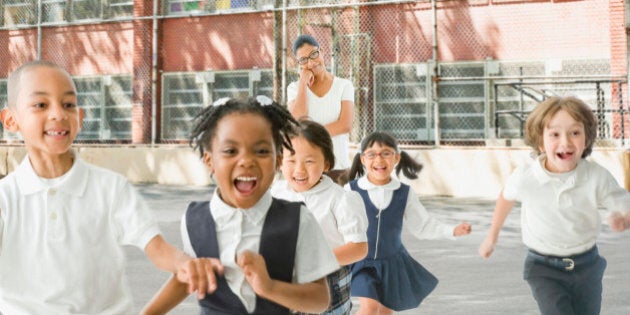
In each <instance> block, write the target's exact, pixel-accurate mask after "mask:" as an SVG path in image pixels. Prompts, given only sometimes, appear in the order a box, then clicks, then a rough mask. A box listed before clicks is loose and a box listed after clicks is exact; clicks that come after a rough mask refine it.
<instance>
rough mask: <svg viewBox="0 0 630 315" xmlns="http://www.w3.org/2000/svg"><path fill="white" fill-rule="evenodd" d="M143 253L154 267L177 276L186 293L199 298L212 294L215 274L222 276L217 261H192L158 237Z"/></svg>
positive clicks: (220, 267)
mask: <svg viewBox="0 0 630 315" xmlns="http://www.w3.org/2000/svg"><path fill="white" fill-rule="evenodd" d="M144 251H145V253H146V254H147V257H149V259H150V260H151V262H153V264H155V266H156V267H158V268H159V269H162V270H166V271H169V272H171V273H174V274H177V279H178V280H179V281H180V282H184V283H187V284H188V293H192V292H195V291H196V292H197V295H198V297H199V298H203V297H204V296H205V295H206V293H212V292H214V290H216V287H217V284H216V277H215V273H218V274H223V265H222V264H221V262H220V261H219V260H218V259H214V258H196V259H192V258H191V257H190V256H188V255H186V254H185V253H184V252H182V251H180V250H179V249H177V248H175V247H174V246H172V245H171V244H169V243H167V242H166V241H165V240H164V238H163V237H162V236H160V235H158V236H156V237H154V238H153V239H152V240H151V241H149V244H147V246H146V248H145V249H144Z"/></svg>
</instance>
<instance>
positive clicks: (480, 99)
mask: <svg viewBox="0 0 630 315" xmlns="http://www.w3.org/2000/svg"><path fill="white" fill-rule="evenodd" d="M439 69H440V76H441V77H442V78H454V79H455V80H453V81H447V80H442V81H440V83H439V87H438V93H439V100H440V110H439V115H440V117H439V119H440V138H441V139H442V140H482V139H484V138H485V135H486V122H487V121H486V115H485V113H486V89H485V81H484V80H480V79H478V78H482V77H484V76H485V72H484V71H485V70H484V63H483V62H463V63H452V64H446V63H441V64H439ZM468 77H473V78H477V79H471V80H468V79H466V78H468Z"/></svg>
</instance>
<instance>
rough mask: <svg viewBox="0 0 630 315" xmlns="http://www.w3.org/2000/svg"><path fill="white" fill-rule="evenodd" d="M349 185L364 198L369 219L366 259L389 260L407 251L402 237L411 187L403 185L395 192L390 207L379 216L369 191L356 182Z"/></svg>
mask: <svg viewBox="0 0 630 315" xmlns="http://www.w3.org/2000/svg"><path fill="white" fill-rule="evenodd" d="M349 184H350V188H352V190H354V191H357V192H358V193H359V195H361V198H363V203H364V204H365V212H366V214H367V217H368V230H367V237H368V254H367V256H366V257H365V259H378V258H387V257H390V256H393V255H396V254H397V253H399V252H400V251H405V248H404V246H403V244H402V240H401V235H402V226H403V215H404V213H405V206H407V196H408V195H409V186H408V185H405V184H402V183H401V184H400V188H398V189H396V190H395V191H394V195H393V196H392V201H391V202H390V203H389V206H387V208H385V209H383V211H382V212H381V214H380V215H379V213H378V208H376V206H375V205H374V204H373V203H372V200H370V196H369V195H368V192H367V190H364V189H361V188H359V185H358V184H357V181H356V180H353V181H351V182H350V183H349Z"/></svg>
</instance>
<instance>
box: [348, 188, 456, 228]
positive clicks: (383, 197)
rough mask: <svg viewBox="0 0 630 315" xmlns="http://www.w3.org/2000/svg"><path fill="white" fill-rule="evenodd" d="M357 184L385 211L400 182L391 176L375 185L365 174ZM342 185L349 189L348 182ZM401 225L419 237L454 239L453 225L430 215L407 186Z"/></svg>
mask: <svg viewBox="0 0 630 315" xmlns="http://www.w3.org/2000/svg"><path fill="white" fill-rule="evenodd" d="M357 185H358V186H359V188H361V189H364V190H367V192H368V197H370V201H372V203H373V204H374V206H376V208H377V209H379V210H380V211H387V209H386V208H387V207H388V206H389V204H390V203H391V202H392V197H393V196H394V191H395V190H397V189H398V188H400V185H401V183H400V181H399V180H398V179H396V178H394V177H392V180H391V181H390V182H389V183H387V184H385V185H375V184H373V183H371V182H370V181H369V180H368V179H367V177H366V176H363V177H361V178H359V180H358V181H357ZM344 187H345V189H346V190H350V185H349V184H346V185H345V186H344ZM403 226H404V227H405V229H407V231H408V232H410V233H411V234H413V235H414V236H415V237H417V238H419V239H450V240H454V239H455V236H453V230H454V229H455V226H454V225H447V224H444V223H442V222H440V221H438V220H437V219H436V218H434V217H433V216H431V215H430V214H429V212H428V211H427V209H426V208H425V207H424V206H423V205H422V203H420V200H419V199H418V196H416V194H415V193H414V191H413V189H411V188H409V194H408V195H407V204H406V205H405V213H404V215H403Z"/></svg>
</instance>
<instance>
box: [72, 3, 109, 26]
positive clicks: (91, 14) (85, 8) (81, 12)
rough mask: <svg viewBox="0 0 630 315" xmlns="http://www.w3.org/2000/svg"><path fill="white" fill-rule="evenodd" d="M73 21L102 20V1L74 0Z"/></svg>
mask: <svg viewBox="0 0 630 315" xmlns="http://www.w3.org/2000/svg"><path fill="white" fill-rule="evenodd" d="M70 3H71V4H72V6H71V8H72V20H73V21H77V20H93V19H102V18H103V14H102V10H101V1H100V0H72V1H71V2H70Z"/></svg>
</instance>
